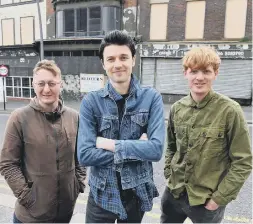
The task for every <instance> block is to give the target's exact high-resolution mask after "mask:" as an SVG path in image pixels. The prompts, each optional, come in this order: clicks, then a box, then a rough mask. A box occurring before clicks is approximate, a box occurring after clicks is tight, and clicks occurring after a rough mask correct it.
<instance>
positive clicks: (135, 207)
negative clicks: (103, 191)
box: [85, 192, 144, 223]
mask: <svg viewBox="0 0 253 224" xmlns="http://www.w3.org/2000/svg"><path fill="white" fill-rule="evenodd" d="M122 202H123V205H124V207H125V209H126V212H127V219H126V220H120V219H119V217H118V215H116V214H114V213H112V212H110V211H107V210H105V209H103V208H101V207H100V206H98V205H97V204H96V202H95V201H94V198H93V196H92V193H91V192H90V194H89V198H88V202H87V206H86V217H85V223H115V220H117V223H141V220H142V218H143V215H144V212H143V211H141V208H140V202H139V199H138V198H137V196H132V195H129V197H128V199H127V200H124V201H123V200H122Z"/></svg>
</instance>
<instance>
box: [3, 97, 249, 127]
mask: <svg viewBox="0 0 253 224" xmlns="http://www.w3.org/2000/svg"><path fill="white" fill-rule="evenodd" d="M28 103H29V101H27V100H26V101H8V102H7V103H6V107H5V108H6V110H4V105H3V103H0V114H10V113H11V112H12V111H13V110H15V109H17V108H19V107H22V106H25V105H27V104H28ZM64 104H65V105H66V106H69V107H71V108H73V109H75V110H77V111H79V109H80V104H81V101H64ZM171 105H172V104H164V113H165V120H168V118H169V111H170V107H171ZM242 110H243V112H244V115H245V118H246V120H247V123H248V124H252V106H242Z"/></svg>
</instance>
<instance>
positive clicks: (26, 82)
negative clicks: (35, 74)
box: [22, 78, 30, 87]
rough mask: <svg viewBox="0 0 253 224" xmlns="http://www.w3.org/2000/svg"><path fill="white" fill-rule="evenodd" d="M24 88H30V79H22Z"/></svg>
mask: <svg viewBox="0 0 253 224" xmlns="http://www.w3.org/2000/svg"><path fill="white" fill-rule="evenodd" d="M22 86H23V87H29V86H30V84H29V78H22Z"/></svg>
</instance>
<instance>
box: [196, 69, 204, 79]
mask: <svg viewBox="0 0 253 224" xmlns="http://www.w3.org/2000/svg"><path fill="white" fill-rule="evenodd" d="M196 79H204V74H203V72H202V71H198V73H197V76H196Z"/></svg>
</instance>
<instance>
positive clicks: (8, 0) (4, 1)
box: [1, 0, 12, 5]
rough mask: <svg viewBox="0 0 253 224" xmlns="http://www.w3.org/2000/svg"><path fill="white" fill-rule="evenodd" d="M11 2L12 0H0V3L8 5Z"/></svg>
mask: <svg viewBox="0 0 253 224" xmlns="http://www.w3.org/2000/svg"><path fill="white" fill-rule="evenodd" d="M9 4H12V0H1V5H9Z"/></svg>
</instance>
